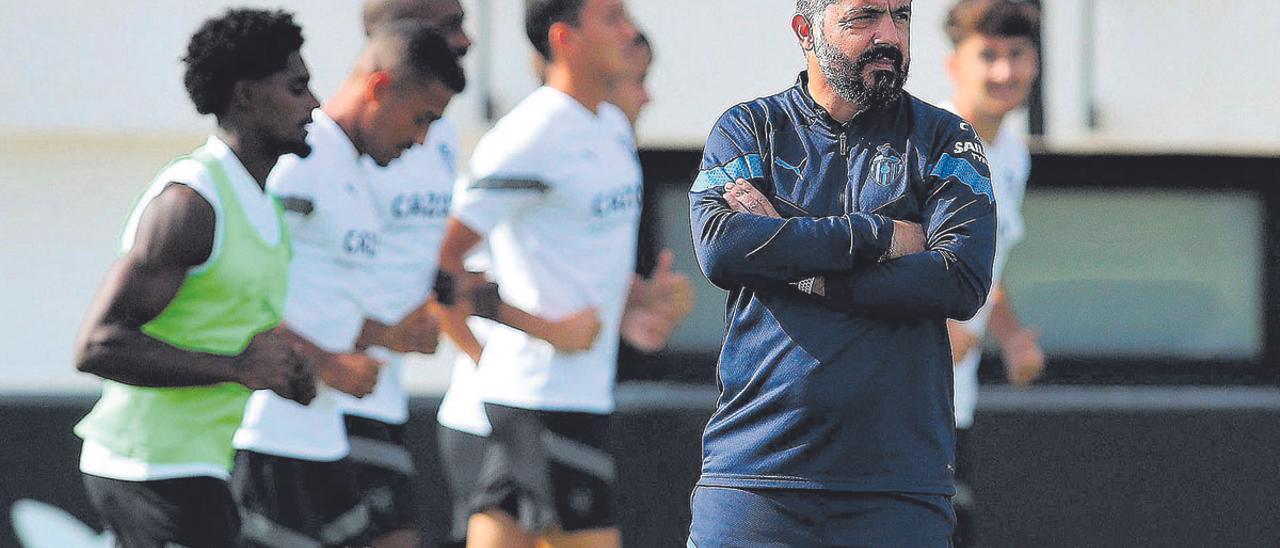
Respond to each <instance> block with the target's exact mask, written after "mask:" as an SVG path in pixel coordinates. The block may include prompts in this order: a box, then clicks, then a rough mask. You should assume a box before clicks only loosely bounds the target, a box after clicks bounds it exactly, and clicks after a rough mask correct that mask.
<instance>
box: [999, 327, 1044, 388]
mask: <svg viewBox="0 0 1280 548" xmlns="http://www.w3.org/2000/svg"><path fill="white" fill-rule="evenodd" d="M1003 346H1004V364H1005V370H1006V373H1007V374H1008V375H1009V383H1010V384H1013V385H1014V386H1027V385H1029V384H1031V383H1033V382H1035V380H1036V379H1038V378H1040V375H1041V374H1043V373H1044V350H1042V349H1041V348H1040V334H1039V333H1038V332H1036V330H1034V329H1027V328H1022V329H1019V330H1018V331H1017V332H1016V333H1014V334H1013V335H1012V336H1010V337H1009V340H1007V341H1004V343H1003Z"/></svg>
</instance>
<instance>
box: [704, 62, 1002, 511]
mask: <svg viewBox="0 0 1280 548" xmlns="http://www.w3.org/2000/svg"><path fill="white" fill-rule="evenodd" d="M806 78H807V76H806V75H805V74H803V73H802V74H801V75H800V80H799V82H798V83H797V84H796V85H795V86H794V87H792V88H791V89H788V90H786V91H784V92H782V93H779V94H777V95H772V96H769V97H764V98H760V99H756V100H754V101H751V102H748V103H742V104H739V105H736V106H734V107H733V108H731V109H729V110H728V112H726V113H725V114H724V115H723V116H721V118H720V120H719V121H718V122H717V123H716V125H715V128H714V129H712V131H711V135H710V137H708V138H707V144H706V149H705V151H704V153H703V157H702V165H701V169H700V172H699V173H698V177H697V180H696V181H695V182H694V184H693V187H692V189H691V190H690V191H689V208H690V213H691V221H692V228H693V244H694V249H695V251H696V253H697V256H698V262H699V265H700V266H701V267H702V271H703V273H704V274H706V276H707V278H709V279H710V280H711V282H712V283H714V284H716V285H717V286H719V287H721V288H724V289H726V290H728V291H729V296H728V303H727V305H726V312H725V316H726V317H725V330H726V333H725V339H724V346H723V348H722V349H721V352H720V359H719V364H718V366H717V367H718V383H719V387H720V400H719V402H718V403H717V406H716V411H715V413H714V414H713V415H712V417H711V421H710V423H708V425H707V429H706V433H705V435H704V437H703V462H702V477H701V479H700V480H699V484H700V485H706V486H722V487H739V488H794V489H820V490H834V491H881V492H904V493H930V494H942V495H950V494H953V493H954V487H953V483H952V474H953V471H954V466H953V463H954V456H955V449H954V446H955V433H954V417H953V414H952V406H953V404H952V399H953V393H952V390H953V388H952V383H953V380H952V365H951V353H950V346H949V343H948V338H947V327H946V320H947V318H954V319H967V318H970V317H972V316H973V315H974V313H976V312H977V310H978V308H979V307H981V306H982V304H983V302H984V301H985V300H986V297H987V292H988V291H989V290H990V286H991V266H992V260H993V256H994V253H995V234H996V230H995V229H996V207H995V197H994V194H993V193H992V190H991V181H990V175H989V172H988V169H987V164H986V159H985V157H984V156H983V152H982V151H983V149H982V145H981V144H980V141H979V140H978V137H977V135H976V134H975V133H974V131H973V129H972V128H971V127H970V126H969V125H968V124H967V123H965V122H964V121H963V120H962V119H960V118H959V117H957V116H955V115H953V114H951V113H949V112H947V111H945V110H942V109H940V108H937V107H934V106H932V105H929V104H927V103H925V102H923V101H921V100H919V99H916V98H915V97H912V96H910V95H908V94H904V95H903V97H902V99H901V101H899V103H898V104H897V105H896V106H894V107H891V108H888V109H884V110H873V111H866V112H863V113H860V114H858V115H857V116H856V117H855V118H854V119H853V120H852V121H851V122H849V123H846V124H841V123H839V122H837V121H836V120H835V119H833V118H831V116H830V115H829V114H828V113H827V112H826V111H825V110H824V109H823V108H822V107H821V106H819V105H818V104H817V103H816V102H815V101H814V100H813V98H812V97H811V96H810V95H809V92H808V90H807V80H806ZM738 178H743V179H747V180H749V181H751V182H752V184H753V185H756V187H757V188H758V189H760V190H761V192H763V193H764V194H765V195H767V196H768V197H769V198H770V201H771V202H772V203H773V206H774V208H775V209H777V210H778V212H779V214H781V215H782V217H783V218H782V219H774V218H769V217H763V216H757V215H750V214H746V213H737V212H734V211H732V210H730V209H729V206H728V204H727V203H726V202H725V201H724V199H723V198H722V197H721V195H722V194H723V193H724V185H725V183H728V182H731V181H733V180H735V179H738ZM894 219H897V220H904V221H912V222H916V223H919V224H920V225H921V226H922V227H923V228H924V232H925V238H926V241H927V243H926V248H927V249H926V251H925V252H924V253H917V254H914V255H909V256H906V257H902V258H899V259H895V260H889V261H885V260H883V259H884V258H885V256H886V254H887V252H888V249H889V243H890V241H891V239H892V236H893V223H892V221H893V220H894ZM814 276H822V277H823V278H824V279H825V281H826V295H825V296H824V297H817V296H811V295H807V294H805V293H803V292H801V291H800V290H799V289H797V287H796V286H794V285H792V283H793V282H797V281H800V280H804V279H808V278H811V277H814Z"/></svg>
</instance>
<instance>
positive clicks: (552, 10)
mask: <svg viewBox="0 0 1280 548" xmlns="http://www.w3.org/2000/svg"><path fill="white" fill-rule="evenodd" d="M586 5H587V0H525V3H524V31H525V34H528V35H529V42H531V43H533V49H536V50H538V54H539V55H541V56H542V58H543V59H546V60H548V61H550V60H551V25H554V24H556V23H567V24H569V25H573V26H575V27H576V26H578V25H580V24H582V8H583V7H584V6H586Z"/></svg>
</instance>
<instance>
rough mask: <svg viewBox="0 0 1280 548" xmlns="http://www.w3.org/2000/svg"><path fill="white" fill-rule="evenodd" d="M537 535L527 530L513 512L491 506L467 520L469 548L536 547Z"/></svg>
mask: <svg viewBox="0 0 1280 548" xmlns="http://www.w3.org/2000/svg"><path fill="white" fill-rule="evenodd" d="M536 543H537V537H535V536H533V535H531V534H529V533H528V532H526V531H525V530H524V529H523V528H522V527H520V524H519V523H517V522H516V519H515V518H514V517H512V514H511V513H509V512H507V511H506V510H500V509H497V508H491V509H489V510H485V511H483V512H480V513H477V514H472V515H471V518H470V520H469V521H468V522H467V548H508V547H509V548H534V546H536Z"/></svg>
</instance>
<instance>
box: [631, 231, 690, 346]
mask: <svg viewBox="0 0 1280 548" xmlns="http://www.w3.org/2000/svg"><path fill="white" fill-rule="evenodd" d="M674 262H675V254H673V253H672V252H671V250H670V249H664V250H662V253H661V254H660V255H659V256H658V266H657V267H656V268H654V271H653V275H652V276H650V277H649V278H641V277H639V276H637V277H635V278H634V279H633V280H632V282H631V294H630V296H629V298H628V299H627V308H626V311H625V312H623V314H622V328H621V331H622V333H621V334H622V338H623V339H624V340H626V341H627V344H630V345H631V346H633V347H635V348H636V349H638V350H641V351H644V352H656V351H658V350H661V349H662V347H664V346H666V344H667V339H668V338H670V337H671V333H672V332H674V331H675V329H676V327H677V326H679V325H680V322H682V321H684V319H685V318H686V317H687V316H688V315H689V313H690V312H692V311H693V286H692V285H691V284H690V283H689V279H688V278H687V277H686V276H684V275H683V274H679V273H675V272H672V271H671V265H672V264H674Z"/></svg>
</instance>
